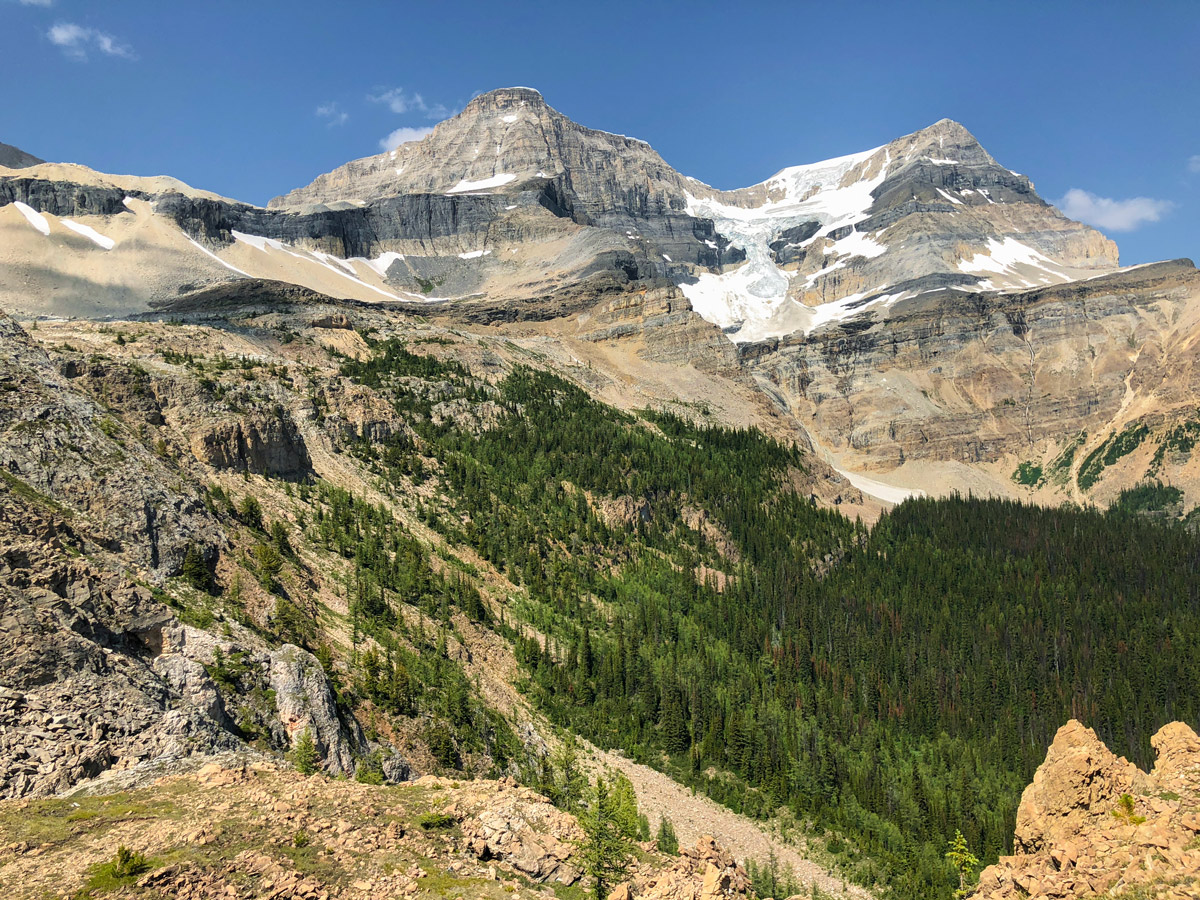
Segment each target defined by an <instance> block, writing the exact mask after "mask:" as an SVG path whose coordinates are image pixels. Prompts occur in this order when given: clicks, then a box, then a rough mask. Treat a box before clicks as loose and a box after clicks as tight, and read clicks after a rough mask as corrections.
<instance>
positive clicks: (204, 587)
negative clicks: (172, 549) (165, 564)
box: [183, 544, 212, 594]
mask: <svg viewBox="0 0 1200 900" xmlns="http://www.w3.org/2000/svg"><path fill="white" fill-rule="evenodd" d="M183 578H184V580H185V581H187V583H188V584H190V585H191V586H192V587H194V588H196V590H199V591H204V592H205V593H206V594H207V593H211V591H212V573H211V572H209V571H208V564H207V563H206V562H205V561H204V555H203V554H202V553H201V552H200V548H199V547H197V546H196V545H195V544H188V548H187V550H186V551H185V552H184V554H183Z"/></svg>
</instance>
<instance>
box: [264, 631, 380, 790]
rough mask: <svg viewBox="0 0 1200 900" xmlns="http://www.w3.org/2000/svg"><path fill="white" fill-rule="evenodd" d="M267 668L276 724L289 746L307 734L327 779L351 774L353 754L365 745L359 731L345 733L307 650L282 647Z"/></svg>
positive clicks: (330, 693) (326, 684) (318, 665)
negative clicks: (282, 729)
mask: <svg viewBox="0 0 1200 900" xmlns="http://www.w3.org/2000/svg"><path fill="white" fill-rule="evenodd" d="M270 667H271V668H270V681H271V689H272V690H273V691H275V704H276V707H277V709H278V710H279V720H280V722H282V723H283V726H284V728H286V729H287V733H288V736H289V738H290V740H291V743H292V746H295V744H296V741H298V740H299V739H300V735H301V734H303V733H304V732H305V731H308V732H309V734H310V735H311V736H312V739H313V743H314V744H315V745H316V748H317V753H318V754H319V755H320V757H321V759H322V760H323V765H324V768H325V771H327V772H329V773H330V774H331V775H352V774H354V769H355V751H356V750H359V749H365V743H366V741H365V740H364V739H363V738H362V735H361V733H359V729H357V728H355V729H354V730H353V731H351V730H349V729H347V727H346V725H345V724H344V723H343V722H342V720H341V719H340V718H339V717H338V712H337V704H336V703H334V700H333V691H332V690H331V689H330V687H329V680H328V679H327V678H326V677H325V670H324V669H322V668H321V663H320V662H319V661H318V660H317V658H316V657H315V656H313V655H312V654H311V653H309V652H308V651H307V650H301V649H300V648H299V647H297V646H295V645H293V644H284V645H283V646H282V647H280V648H279V649H278V650H275V651H273V652H272V653H271V662H270Z"/></svg>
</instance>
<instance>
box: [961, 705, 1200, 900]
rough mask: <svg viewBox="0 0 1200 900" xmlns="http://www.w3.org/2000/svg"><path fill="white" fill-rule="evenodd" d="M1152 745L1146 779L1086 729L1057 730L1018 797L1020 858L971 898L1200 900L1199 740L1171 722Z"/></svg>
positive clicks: (995, 869) (992, 872)
mask: <svg viewBox="0 0 1200 900" xmlns="http://www.w3.org/2000/svg"><path fill="white" fill-rule="evenodd" d="M1151 743H1152V744H1153V746H1154V749H1155V751H1156V752H1157V754H1158V761H1157V763H1156V765H1155V767H1154V769H1153V771H1152V772H1151V773H1150V774H1146V773H1144V772H1141V771H1140V770H1139V769H1138V768H1137V767H1136V766H1134V765H1133V764H1132V763H1129V762H1127V761H1126V760H1125V759H1123V758H1120V757H1117V756H1115V755H1114V754H1113V753H1112V752H1111V751H1110V750H1109V749H1108V748H1107V747H1106V746H1105V745H1104V744H1103V743H1102V742H1101V741H1100V739H1099V738H1097V737H1096V733H1095V732H1094V731H1092V730H1091V729H1090V728H1085V727H1084V726H1083V725H1082V724H1081V723H1079V722H1077V721H1071V722H1069V723H1067V724H1066V725H1064V726H1063V727H1062V728H1060V729H1059V731H1058V734H1057V735H1056V736H1055V738H1054V743H1053V744H1051V745H1050V749H1049V750H1048V751H1047V753H1046V760H1045V762H1043V763H1042V765H1041V766H1040V767H1039V768H1038V770H1037V772H1036V773H1035V775H1034V778H1033V783H1032V784H1031V785H1029V787H1027V788H1026V789H1025V793H1024V794H1023V795H1022V797H1021V805H1020V807H1019V808H1018V810H1017V827H1016V834H1015V837H1014V846H1015V850H1016V853H1015V855H1013V856H1006V857H1002V858H1001V859H1000V861H999V862H998V863H997V864H996V865H993V866H989V867H988V868H987V869H985V870H984V871H983V873H982V874H981V876H980V879H979V886H978V888H977V889H976V890H975V891H974V893H972V894H971V896H972V898H976V900H1000V898H1024V897H1031V896H1032V897H1039V898H1046V900H1050V898H1076V897H1078V898H1083V897H1094V896H1100V895H1103V896H1113V897H1120V896H1130V897H1135V896H1136V897H1171V898H1187V897H1200V738H1198V737H1197V736H1196V733H1195V732H1194V731H1192V729H1191V728H1189V727H1188V726H1187V725H1185V724H1184V723H1182V722H1173V723H1171V724H1169V725H1166V726H1164V727H1163V728H1162V729H1161V730H1160V731H1159V732H1158V733H1157V734H1156V735H1155V736H1154V737H1153V739H1152V741H1151Z"/></svg>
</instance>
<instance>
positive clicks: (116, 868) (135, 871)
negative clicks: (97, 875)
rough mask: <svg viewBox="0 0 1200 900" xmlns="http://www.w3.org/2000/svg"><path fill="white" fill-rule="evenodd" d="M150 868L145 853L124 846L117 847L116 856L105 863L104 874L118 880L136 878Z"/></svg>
mask: <svg viewBox="0 0 1200 900" xmlns="http://www.w3.org/2000/svg"><path fill="white" fill-rule="evenodd" d="M149 868H150V863H149V862H147V860H146V855H145V854H144V853H139V852H137V851H136V850H130V849H129V848H128V847H126V846H125V845H124V844H121V845H120V846H119V847H117V853H116V855H115V856H114V857H113V858H112V859H111V860H110V861H109V862H107V863H105V866H104V871H103V873H102V874H104V875H108V876H110V877H112V878H116V879H127V878H136V877H137V876H139V875H141V874H142V873H143V872H145V871H146V870H148V869H149Z"/></svg>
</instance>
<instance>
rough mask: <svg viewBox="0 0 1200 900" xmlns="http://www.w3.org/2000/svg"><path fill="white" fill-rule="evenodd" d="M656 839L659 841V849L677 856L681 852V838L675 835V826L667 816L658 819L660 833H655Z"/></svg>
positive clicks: (669, 854)
mask: <svg viewBox="0 0 1200 900" xmlns="http://www.w3.org/2000/svg"><path fill="white" fill-rule="evenodd" d="M655 840H657V841H658V849H659V850H660V851H662V852H663V853H666V854H667V855H668V856H676V855H677V854H678V853H679V838H678V837H676V836H675V826H674V825H672V824H671V820H670V819H668V818H667V817H666V816H663V817H662V818H661V819H659V820H658V834H657V835H655Z"/></svg>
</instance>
